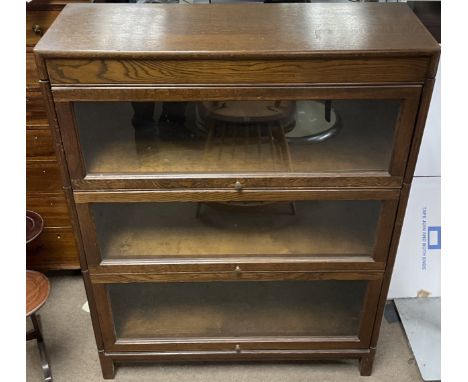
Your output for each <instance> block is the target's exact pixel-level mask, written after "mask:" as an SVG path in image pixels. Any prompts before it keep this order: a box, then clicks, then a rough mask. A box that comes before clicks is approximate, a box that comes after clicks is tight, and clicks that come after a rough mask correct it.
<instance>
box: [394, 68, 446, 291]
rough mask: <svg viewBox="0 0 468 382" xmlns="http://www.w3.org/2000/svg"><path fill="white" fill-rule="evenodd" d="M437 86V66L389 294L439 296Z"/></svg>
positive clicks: (438, 129)
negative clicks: (427, 294)
mask: <svg viewBox="0 0 468 382" xmlns="http://www.w3.org/2000/svg"><path fill="white" fill-rule="evenodd" d="M440 90H441V75H440V66H439V72H438V73H437V77H436V84H435V87H434V92H433V95H432V101H431V105H430V108H429V114H428V118H427V122H426V127H425V130H424V135H423V139H422V143H421V150H420V152H419V157H418V162H417V165H416V171H415V178H414V180H413V184H412V187H411V193H410V197H409V201H408V206H407V209H406V216H405V221H404V223H403V230H402V233H401V238H400V245H399V247H398V253H397V258H396V262H395V268H394V271H393V277H392V282H391V284H390V290H389V294H388V298H397V297H417V296H418V294H419V295H420V296H421V295H422V296H424V295H426V293H425V292H428V293H429V295H430V296H432V297H436V296H440V270H441V269H440V261H441V250H440V249H438V248H437V247H438V245H437V244H441V242H442V236H441V234H442V232H441V231H440V235H439V232H438V229H439V228H440V226H441V224H440V221H441V218H440V215H441V205H440V204H441V202H440V200H441V198H440V179H441V178H440V176H441V171H440V131H441V123H440Z"/></svg>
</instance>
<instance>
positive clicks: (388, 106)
mask: <svg viewBox="0 0 468 382" xmlns="http://www.w3.org/2000/svg"><path fill="white" fill-rule="evenodd" d="M74 107H75V116H76V123H77V130H78V136H79V140H80V143H81V147H82V151H83V156H84V160H85V165H86V170H87V172H88V173H210V172H211V173H220V172H222V173H226V172H241V173H242V172H299V173H320V172H330V171H333V172H353V171H387V170H388V167H389V164H390V158H391V151H392V145H393V136H394V131H395V125H396V122H397V118H398V113H399V108H400V103H399V101H396V100H393V101H391V100H333V101H330V100H323V101H306V100H304V101H302V100H300V101H263V100H262V101H216V102H215V101H204V102H202V101H200V102H76V103H75V105H74Z"/></svg>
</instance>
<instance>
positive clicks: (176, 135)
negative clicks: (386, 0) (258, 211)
mask: <svg viewBox="0 0 468 382" xmlns="http://www.w3.org/2000/svg"><path fill="white" fill-rule="evenodd" d="M135 20H136V21H135ZM135 25H137V26H138V27H137V28H135ZM439 50H440V48H439V45H438V44H437V43H436V41H435V40H434V39H433V38H432V36H431V35H430V34H429V32H428V31H427V30H426V29H425V28H424V26H423V25H422V24H421V23H420V22H419V21H418V19H417V17H416V16H415V15H414V14H413V13H412V11H411V10H410V9H409V8H408V7H407V6H406V5H404V4H371V3H365V4H355V5H354V6H349V5H348V6H343V5H340V4H248V5H246V4H218V5H194V6H185V5H181V6H178V5H174V6H170V5H154V4H146V5H130V4H93V5H89V4H75V5H69V6H67V7H65V9H64V11H63V12H62V13H61V14H60V16H59V17H58V18H57V20H56V22H55V23H54V24H53V25H52V26H51V28H50V29H49V30H48V32H47V33H46V35H45V36H44V37H43V39H41V41H40V42H39V44H38V45H37V46H36V48H35V53H36V56H37V61H38V68H39V70H40V72H41V78H42V79H43V80H44V81H49V82H50V85H51V89H52V95H53V99H54V102H55V112H56V117H57V120H58V123H59V125H60V134H61V139H62V143H63V147H64V151H65V156H66V159H67V165H68V171H69V174H70V177H71V181H72V186H73V188H74V189H75V190H81V189H86V190H90V189H91V190H92V189H111V188H114V189H148V188H149V189H167V188H181V187H183V188H209V189H212V188H236V189H239V188H242V189H248V188H268V187H325V188H327V187H369V188H398V187H400V186H401V183H402V180H403V177H404V176H405V170H406V163H407V159H408V155H409V153H410V149H411V144H410V142H411V139H412V137H413V134H414V127H415V122H416V116H417V113H418V107H419V103H420V96H421V90H422V88H423V85H424V83H425V81H426V80H427V79H428V78H432V77H433V76H434V74H435V70H436V67H437V62H438V57H439ZM143 130H144V131H143ZM142 131H143V132H142ZM184 161H185V162H184Z"/></svg>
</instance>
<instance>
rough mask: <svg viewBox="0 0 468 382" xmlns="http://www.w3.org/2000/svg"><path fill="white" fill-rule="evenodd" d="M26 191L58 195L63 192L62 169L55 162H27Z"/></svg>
mask: <svg viewBox="0 0 468 382" xmlns="http://www.w3.org/2000/svg"><path fill="white" fill-rule="evenodd" d="M26 189H27V190H28V192H42V193H51V192H52V193H56V192H60V191H62V179H61V178H60V169H59V167H58V164H57V162H56V161H55V160H47V161H46V160H38V161H29V160H28V161H27V162H26Z"/></svg>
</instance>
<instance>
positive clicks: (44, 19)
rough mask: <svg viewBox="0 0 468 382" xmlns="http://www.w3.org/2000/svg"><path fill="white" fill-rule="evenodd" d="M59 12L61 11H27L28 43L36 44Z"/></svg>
mask: <svg viewBox="0 0 468 382" xmlns="http://www.w3.org/2000/svg"><path fill="white" fill-rule="evenodd" d="M59 13H60V11H28V12H26V45H27V46H34V45H36V44H37V42H38V41H39V40H40V39H41V37H42V36H43V35H44V33H45V32H46V31H47V29H49V27H50V25H51V24H52V22H53V21H54V20H55V18H56V17H57V16H58V15H59Z"/></svg>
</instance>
